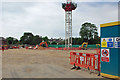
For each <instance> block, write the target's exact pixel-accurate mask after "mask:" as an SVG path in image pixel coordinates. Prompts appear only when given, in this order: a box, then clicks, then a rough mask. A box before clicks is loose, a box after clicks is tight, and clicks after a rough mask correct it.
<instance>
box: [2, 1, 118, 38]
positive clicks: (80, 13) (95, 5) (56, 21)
mask: <svg viewBox="0 0 120 80" xmlns="http://www.w3.org/2000/svg"><path fill="white" fill-rule="evenodd" d="M11 1H12V0H11ZM82 1H83V0H81V2H79V1H78V0H76V2H77V5H78V7H77V9H76V10H75V11H73V37H79V31H80V27H81V24H83V23H85V22H91V23H94V24H95V25H96V26H97V27H98V33H99V35H100V24H103V23H108V22H114V21H117V20H118V1H119V0H114V2H113V0H104V1H106V2H101V1H102V0H97V1H96V0H91V2H82ZM84 1H85V0H84ZM86 1H87V0H86ZM89 1H90V0H89ZM107 1H109V2H107ZM63 2H65V0H64V1H63ZM64 14H65V12H64V10H63V9H62V1H54V0H51V2H50V1H48V0H46V1H45V0H44V1H41V2H40V1H37V0H36V1H34V2H32V1H29V2H28V1H26V0H25V1H12V2H8V0H5V1H4V2H2V22H1V21H0V24H2V26H0V32H2V33H0V36H3V37H9V36H12V37H15V38H17V39H19V38H20V37H21V36H22V35H23V33H24V32H32V33H33V34H35V35H40V36H48V37H49V38H51V37H53V38H59V37H61V38H64V36H65V26H64V24H65V23H64V21H65V20H64V19H65V17H64Z"/></svg>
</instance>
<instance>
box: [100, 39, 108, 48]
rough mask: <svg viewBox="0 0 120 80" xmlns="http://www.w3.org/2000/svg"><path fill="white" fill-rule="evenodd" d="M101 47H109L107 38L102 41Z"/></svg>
mask: <svg viewBox="0 0 120 80" xmlns="http://www.w3.org/2000/svg"><path fill="white" fill-rule="evenodd" d="M101 47H107V40H106V39H105V38H102V40H101Z"/></svg>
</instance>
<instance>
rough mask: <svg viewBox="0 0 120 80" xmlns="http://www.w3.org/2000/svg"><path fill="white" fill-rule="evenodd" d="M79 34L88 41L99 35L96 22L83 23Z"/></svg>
mask: <svg viewBox="0 0 120 80" xmlns="http://www.w3.org/2000/svg"><path fill="white" fill-rule="evenodd" d="M79 34H80V36H81V38H82V40H83V41H84V42H87V41H89V40H91V39H94V38H97V37H98V32H97V27H96V25H95V24H91V23H88V22H86V23H84V24H82V27H81V29H80V32H79Z"/></svg>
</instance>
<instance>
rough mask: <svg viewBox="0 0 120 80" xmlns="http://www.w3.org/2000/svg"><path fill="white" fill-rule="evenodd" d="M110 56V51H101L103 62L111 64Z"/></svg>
mask: <svg viewBox="0 0 120 80" xmlns="http://www.w3.org/2000/svg"><path fill="white" fill-rule="evenodd" d="M109 56H110V52H109V49H101V61H103V62H110V59H109Z"/></svg>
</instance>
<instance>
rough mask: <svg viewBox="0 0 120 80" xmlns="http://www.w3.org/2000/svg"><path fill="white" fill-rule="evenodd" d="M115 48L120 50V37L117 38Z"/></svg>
mask: <svg viewBox="0 0 120 80" xmlns="http://www.w3.org/2000/svg"><path fill="white" fill-rule="evenodd" d="M115 48H120V37H116V38H115Z"/></svg>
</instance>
